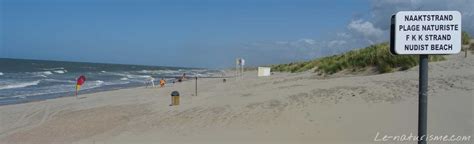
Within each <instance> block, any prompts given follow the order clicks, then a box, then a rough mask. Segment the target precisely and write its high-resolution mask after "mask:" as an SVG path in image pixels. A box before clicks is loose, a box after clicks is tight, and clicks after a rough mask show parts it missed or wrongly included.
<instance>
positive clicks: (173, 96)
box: [171, 91, 179, 106]
mask: <svg viewBox="0 0 474 144" xmlns="http://www.w3.org/2000/svg"><path fill="white" fill-rule="evenodd" d="M174 105H179V92H178V91H173V92H171V106H174Z"/></svg>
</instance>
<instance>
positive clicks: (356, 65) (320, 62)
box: [272, 43, 445, 74]
mask: <svg viewBox="0 0 474 144" xmlns="http://www.w3.org/2000/svg"><path fill="white" fill-rule="evenodd" d="M389 47H390V46H389V43H381V44H375V45H371V46H368V47H366V48H362V49H356V50H352V51H349V52H346V53H343V54H338V55H332V56H327V57H322V58H318V59H314V60H310V61H303V62H295V63H288V64H279V65H273V66H272V70H273V71H279V72H292V73H294V72H303V71H309V70H312V71H314V72H317V73H322V74H334V73H337V72H340V71H343V70H348V71H350V72H357V71H364V70H366V69H367V68H375V70H376V72H377V73H388V72H393V71H400V70H407V69H410V68H412V67H414V66H416V65H418V61H419V58H418V55H393V54H391V53H390V50H389V49H390V48H389ZM442 60H445V58H444V57H443V56H442V55H430V61H442Z"/></svg>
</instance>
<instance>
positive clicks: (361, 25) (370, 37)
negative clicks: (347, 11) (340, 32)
mask: <svg viewBox="0 0 474 144" xmlns="http://www.w3.org/2000/svg"><path fill="white" fill-rule="evenodd" d="M347 28H348V29H349V30H350V31H352V32H353V33H354V34H355V35H361V36H363V38H364V39H365V40H367V41H368V42H370V43H372V44H373V43H375V42H380V38H381V37H382V35H383V34H384V32H383V31H382V30H381V29H379V28H376V27H374V25H373V24H372V23H371V22H369V21H363V20H360V19H359V20H353V21H351V23H349V25H348V26H347Z"/></svg>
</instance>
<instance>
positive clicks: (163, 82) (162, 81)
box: [160, 78, 166, 87]
mask: <svg viewBox="0 0 474 144" xmlns="http://www.w3.org/2000/svg"><path fill="white" fill-rule="evenodd" d="M165 84H166V81H165V80H164V79H163V78H161V80H160V87H164V86H165Z"/></svg>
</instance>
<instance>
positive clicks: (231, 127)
mask: <svg viewBox="0 0 474 144" xmlns="http://www.w3.org/2000/svg"><path fill="white" fill-rule="evenodd" d="M473 70H474V58H473V57H468V58H463V55H452V56H448V60H447V61H442V62H436V63H430V71H429V80H430V81H429V97H428V100H429V103H428V107H429V108H428V116H429V121H428V133H430V134H433V135H459V136H471V137H474V136H473V130H474V111H473V102H474V101H473V93H474V71H473ZM256 75H257V73H256V72H255V71H250V72H247V73H246V74H245V77H244V79H228V80H227V83H222V80H221V79H201V80H199V93H198V96H193V95H194V81H186V82H183V83H180V84H176V85H174V86H171V85H169V86H167V87H165V88H154V89H151V88H132V89H122V90H115V91H108V92H100V93H94V94H87V95H82V96H81V99H76V98H74V97H65V98H58V99H52V100H46V101H39V102H32V103H26V104H17V105H8V106H1V107H0V116H1V117H0V123H1V126H0V143H8V144H11V143H45V144H46V143H114V144H115V143H384V142H377V141H374V139H376V140H377V137H376V136H377V134H379V135H402V134H410V133H413V134H414V135H416V133H417V131H416V130H417V104H418V103H417V97H418V95H417V93H418V86H417V85H418V68H417V67H415V68H412V69H410V70H407V71H401V72H395V73H388V74H381V75H372V76H349V75H340V76H338V77H334V78H324V77H320V76H317V75H316V74H313V73H309V72H306V73H296V74H289V73H276V74H275V75H273V76H271V77H264V78H259V77H257V76H256ZM174 90H178V91H179V92H180V93H181V105H179V106H168V105H169V104H170V96H169V95H170V93H171V91H174ZM379 138H380V137H379ZM472 141H474V138H471V141H470V142H472ZM470 142H464V143H470ZM409 143H416V142H413V141H411V142H409ZM430 143H441V142H438V141H435V142H430ZM445 143H446V142H445ZM448 143H449V142H448Z"/></svg>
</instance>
